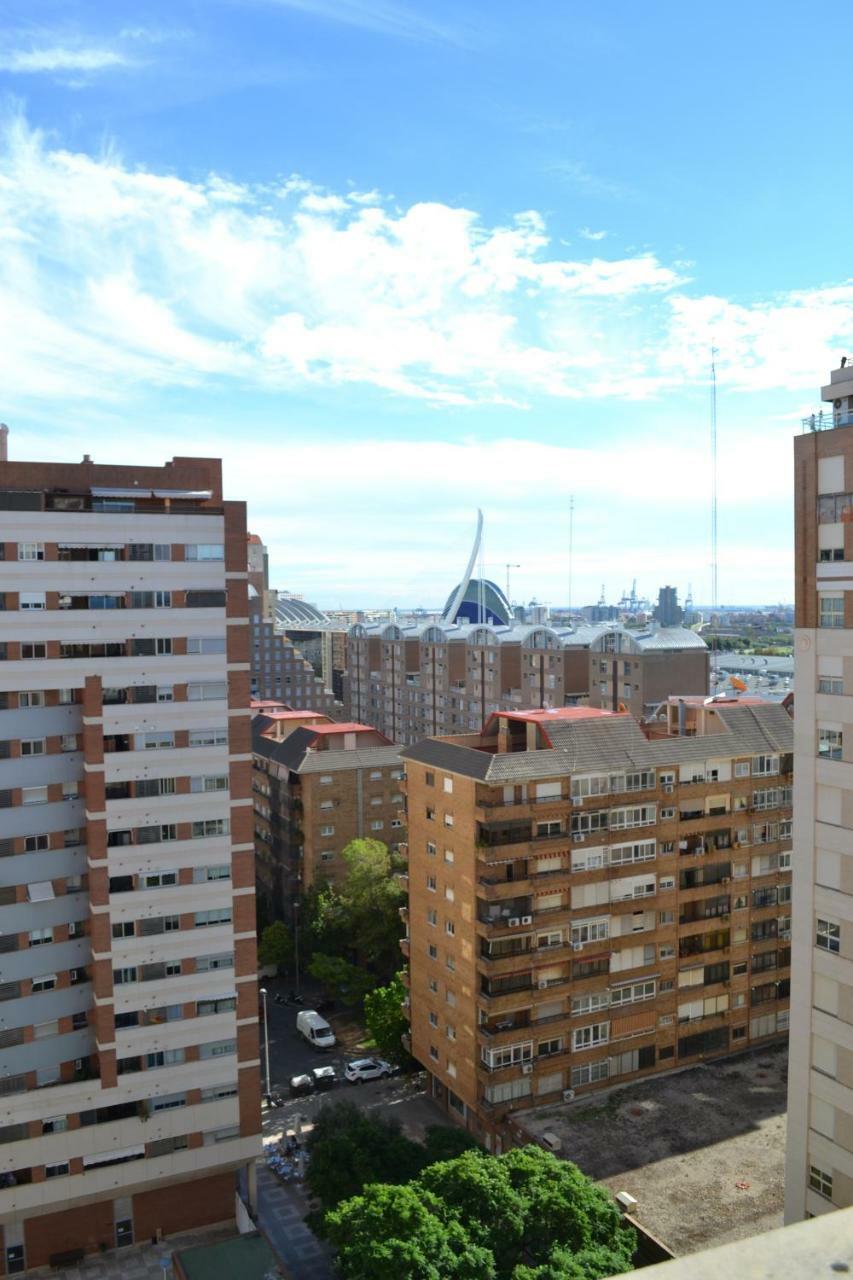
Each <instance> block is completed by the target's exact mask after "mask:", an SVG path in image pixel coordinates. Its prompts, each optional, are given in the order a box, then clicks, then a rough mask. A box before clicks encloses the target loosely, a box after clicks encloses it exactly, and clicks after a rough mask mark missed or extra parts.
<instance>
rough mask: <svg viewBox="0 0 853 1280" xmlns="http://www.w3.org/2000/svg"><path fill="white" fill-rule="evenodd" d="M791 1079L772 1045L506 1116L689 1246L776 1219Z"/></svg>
mask: <svg viewBox="0 0 853 1280" xmlns="http://www.w3.org/2000/svg"><path fill="white" fill-rule="evenodd" d="M786 1081H787V1048H786V1046H784V1045H770V1046H766V1047H765V1048H763V1049H759V1050H754V1051H753V1052H751V1053H748V1054H743V1055H741V1056H739V1057H735V1058H727V1059H724V1060H719V1059H718V1060H717V1061H715V1062H709V1063H707V1064H704V1065H702V1066H698V1067H691V1068H689V1069H688V1070H686V1071H679V1072H673V1073H671V1074H669V1075H663V1076H661V1075H658V1076H655V1077H654V1078H653V1079H649V1080H642V1081H638V1082H636V1083H633V1084H629V1085H625V1086H623V1087H618V1088H614V1089H609V1090H606V1091H603V1092H599V1093H595V1094H592V1095H589V1096H588V1097H586V1098H584V1099H583V1100H579V1101H576V1102H567V1103H562V1104H560V1105H559V1106H556V1107H544V1108H540V1109H538V1110H536V1111H530V1112H526V1113H523V1114H519V1113H516V1114H515V1115H514V1117H513V1120H514V1122H515V1123H517V1125H518V1126H519V1128H520V1129H521V1130H522V1131H523V1133H524V1134H526V1135H530V1137H532V1138H533V1139H536V1140H541V1139H542V1136H543V1134H545V1133H548V1134H553V1135H554V1136H555V1137H556V1138H557V1139H558V1141H559V1142H560V1154H561V1155H563V1156H565V1157H566V1158H567V1159H570V1160H573V1161H575V1163H576V1164H577V1165H578V1166H579V1167H580V1168H581V1169H582V1170H583V1172H584V1173H586V1174H589V1176H590V1177H592V1178H595V1179H596V1180H597V1181H601V1182H603V1183H604V1185H605V1186H606V1187H608V1188H609V1189H610V1190H611V1191H612V1192H614V1193H617V1192H619V1191H627V1192H628V1193H629V1194H630V1195H632V1196H634V1197H635V1199H636V1200H637V1201H638V1204H637V1207H636V1209H635V1210H632V1213H633V1214H634V1216H635V1217H636V1218H637V1219H638V1221H639V1222H640V1223H641V1224H642V1225H643V1226H644V1227H647V1228H648V1229H649V1230H650V1231H651V1232H652V1233H653V1234H654V1235H656V1236H657V1237H658V1238H659V1239H660V1240H662V1241H663V1242H664V1244H666V1245H668V1246H669V1247H670V1249H672V1250H673V1252H674V1253H676V1254H678V1255H681V1254H689V1253H693V1252H694V1251H695V1250H697V1249H705V1248H708V1247H710V1246H713V1245H718V1244H722V1243H724V1242H725V1241H727V1240H742V1239H743V1238H744V1237H749V1236H752V1235H754V1234H755V1233H756V1232H760V1231H769V1230H770V1229H772V1228H773V1227H778V1226H781V1224H782V1201H783V1192H784V1181H785V1177H784V1174H785V1170H784V1165H785V1108H786V1105H787V1084H786ZM602 1132H605V1133H606V1135H607V1140H606V1142H602V1140H601V1135H602ZM670 1265H672V1264H670V1263H667V1266H670ZM643 1274H646V1273H645V1272H643ZM666 1274H667V1275H669V1274H670V1273H669V1271H667V1273H666ZM689 1274H690V1275H691V1277H692V1274H693V1273H692V1272H691V1273H689ZM708 1274H713V1275H714V1276H721V1275H724V1274H726V1273H724V1272H722V1271H720V1272H713V1273H708ZM730 1274H731V1275H732V1276H734V1277H738V1278H739V1277H740V1275H741V1274H742V1273H741V1272H740V1270H739V1268H738V1267H737V1266H736V1267H735V1268H734V1270H732V1272H731V1273H730ZM767 1274H768V1276H769V1275H771V1274H772V1275H774V1276H776V1275H778V1274H780V1273H779V1272H776V1271H772V1272H770V1271H768V1273H767ZM782 1274H785V1273H782ZM799 1274H801V1275H803V1276H806V1275H813V1274H816V1273H814V1272H809V1271H804V1272H801V1273H799Z"/></svg>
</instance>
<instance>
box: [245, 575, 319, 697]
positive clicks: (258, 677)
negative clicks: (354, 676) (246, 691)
mask: <svg viewBox="0 0 853 1280" xmlns="http://www.w3.org/2000/svg"><path fill="white" fill-rule="evenodd" d="M249 625H250V629H251V633H252V648H251V696H252V698H254V699H259V698H270V699H278V700H280V701H283V702H286V703H287V704H288V705H289V706H291V707H294V708H296V709H300V708H302V707H311V708H313V709H316V710H317V711H322V712H323V713H325V714H327V715H329V716H332V717H333V716H335V715H340V714H341V711H342V707H341V704H340V703H336V701H335V697H334V694H333V693H332V692H331V690H329V689H326V687H325V685H324V683H323V681H322V680H321V679H320V678H319V677H318V676H317V675H315V673H314V668H313V666H312V665H311V663H310V662H309V661H308V659H307V658H305V657H303V655H302V654H301V653H300V651H299V650H298V649H297V648H296V646H295V645H294V644H293V643H292V641H291V640H289V639H288V637H287V636H286V635H283V634H282V633H281V632H280V631H277V630H276V628H275V626H274V624H273V623H272V622H270V621H267V620H265V619H264V617H263V614H262V611H261V600H260V598H259V597H258V596H250V598H249Z"/></svg>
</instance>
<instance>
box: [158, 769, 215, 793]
mask: <svg viewBox="0 0 853 1280" xmlns="http://www.w3.org/2000/svg"><path fill="white" fill-rule="evenodd" d="M227 790H228V774H227V773H213V774H205V775H203V776H202V777H198V778H190V791H196V792H198V791H202V792H203V791H227ZM138 794H139V793H138V792H137V795H138Z"/></svg>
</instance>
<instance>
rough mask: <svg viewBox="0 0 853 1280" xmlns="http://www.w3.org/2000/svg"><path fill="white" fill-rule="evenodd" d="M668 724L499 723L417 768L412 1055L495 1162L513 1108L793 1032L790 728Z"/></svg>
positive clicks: (720, 703) (494, 720)
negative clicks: (651, 732) (649, 728)
mask: <svg viewBox="0 0 853 1280" xmlns="http://www.w3.org/2000/svg"><path fill="white" fill-rule="evenodd" d="M666 713H667V714H666V718H665V722H664V723H663V725H658V726H657V730H656V732H657V736H656V737H649V736H647V735H646V734H645V733H644V732H643V729H642V728H641V726H640V724H639V723H638V722H637V721H636V720H635V719H634V718H633V717H632V716H630V715H628V714H625V713H622V714H614V713H611V712H605V711H602V710H599V709H592V708H565V709H563V710H557V711H554V712H547V711H541V712H514V713H503V712H501V713H497V714H496V715H494V716H492V717H491V718H490V719H489V721H488V722H487V724H486V725H485V727H484V729H483V732H482V733H481V734H479V735H468V736H458V737H448V738H436V739H430V740H427V741H425V742H421V743H418V744H417V745H415V746H413V747H408V748H405V749H404V750H403V752H402V755H403V759H404V761H405V763H406V777H407V782H406V785H407V791H408V824H409V843H408V853H409V872H408V888H409V905H408V908H407V909H406V911H405V916H406V919H407V925H408V933H407V937H406V938H405V939H404V941H403V943H402V946H403V950H404V954H405V955H406V956H407V957H408V962H409V975H408V983H409V989H410V996H409V1016H410V1020H411V1049H412V1052H413V1053H414V1056H415V1057H416V1058H417V1059H418V1061H419V1062H421V1063H422V1064H423V1066H424V1067H425V1068H426V1069H427V1071H428V1072H429V1078H430V1088H431V1091H432V1094H433V1096H434V1097H436V1098H437V1099H438V1100H439V1101H440V1102H441V1103H442V1104H443V1105H444V1106H445V1107H446V1108H447V1110H448V1112H449V1113H450V1114H451V1115H454V1116H456V1118H457V1119H459V1120H460V1121H463V1122H465V1123H466V1124H467V1125H468V1127H469V1128H471V1129H472V1130H473V1131H474V1132H476V1133H478V1134H479V1135H481V1136H483V1137H484V1139H485V1140H487V1141H488V1142H490V1143H492V1144H493V1143H494V1142H495V1141H496V1140H497V1138H498V1137H499V1135H500V1124H501V1120H502V1118H503V1117H504V1116H505V1115H506V1114H507V1113H508V1112H509V1111H511V1110H513V1109H521V1108H529V1107H531V1106H537V1105H539V1104H540V1103H554V1102H559V1101H560V1100H561V1099H570V1098H572V1097H573V1096H575V1094H576V1093H578V1092H584V1091H587V1090H594V1089H596V1088H600V1087H603V1086H605V1085H607V1084H610V1083H612V1082H614V1081H623V1080H629V1079H632V1078H634V1077H637V1076H643V1075H647V1074H653V1073H655V1072H659V1071H665V1070H669V1069H672V1068H674V1067H678V1066H684V1065H686V1064H694V1063H696V1062H700V1061H703V1060H704V1059H707V1058H711V1057H714V1056H718V1055H723V1054H727V1053H732V1052H735V1051H737V1050H739V1049H746V1048H749V1047H750V1046H753V1045H760V1044H763V1043H766V1042H768V1041H769V1040H772V1039H774V1038H778V1037H780V1036H785V1035H786V1034H787V1019H788V984H789V975H790V954H789V946H788V940H789V938H790V905H789V902H790V871H789V867H790V857H791V854H790V849H791V768H792V756H791V750H792V726H791V721H790V718H789V717H788V715H787V714H786V712H785V711H784V710H783V709H782V708H781V707H778V706H773V705H769V704H761V703H758V702H750V703H749V704H737V703H733V702H732V701H725V700H715V701H714V702H710V703H707V704H706V702H705V700H704V699H701V698H697V699H694V700H692V701H690V700H686V699H679V700H677V701H676V700H673V702H672V703H671V704H669V705H668V707H667V709H666ZM493 1149H494V1147H493Z"/></svg>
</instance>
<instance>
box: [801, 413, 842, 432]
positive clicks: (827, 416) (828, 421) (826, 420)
mask: <svg viewBox="0 0 853 1280" xmlns="http://www.w3.org/2000/svg"><path fill="white" fill-rule="evenodd" d="M802 424H803V431H832V430H834V428H835V427H850V426H853V413H844V412H843V411H842V410H840V409H819V410H818V411H817V413H810V414H809V415H808V417H807V418H803V419H802Z"/></svg>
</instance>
